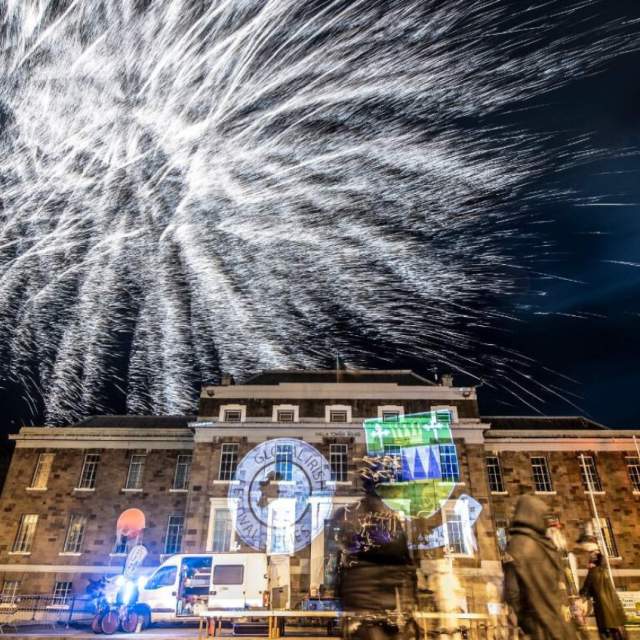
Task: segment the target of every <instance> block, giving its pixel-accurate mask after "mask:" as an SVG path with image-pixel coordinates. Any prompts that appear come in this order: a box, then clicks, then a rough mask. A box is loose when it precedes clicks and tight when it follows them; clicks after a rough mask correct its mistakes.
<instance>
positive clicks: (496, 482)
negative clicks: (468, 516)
mask: <svg viewBox="0 0 640 640" xmlns="http://www.w3.org/2000/svg"><path fill="white" fill-rule="evenodd" d="M490 460H494V461H495V464H490V462H489V461H490ZM484 461H485V468H486V470H487V485H488V487H489V492H490V493H494V494H505V493H507V492H506V490H505V484H504V475H503V473H502V464H501V462H500V456H499V455H498V454H497V453H492V454H490V455H485V458H484Z"/></svg>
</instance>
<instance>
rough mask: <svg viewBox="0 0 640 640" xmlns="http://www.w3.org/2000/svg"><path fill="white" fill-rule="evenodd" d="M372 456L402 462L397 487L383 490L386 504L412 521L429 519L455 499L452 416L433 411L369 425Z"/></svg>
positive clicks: (392, 485) (380, 488)
mask: <svg viewBox="0 0 640 640" xmlns="http://www.w3.org/2000/svg"><path fill="white" fill-rule="evenodd" d="M364 431H365V437H366V441H367V453H368V455H370V456H385V455H386V456H393V457H395V458H396V459H397V461H398V471H397V473H396V479H395V481H394V482H389V483H384V484H381V485H379V486H378V489H377V491H378V493H379V495H380V497H382V498H383V500H384V501H385V503H386V504H387V505H388V506H389V507H391V508H392V509H395V510H396V511H402V512H403V513H405V514H406V515H409V516H419V517H422V518H428V517H429V516H430V515H432V514H434V513H435V512H436V511H438V509H440V506H441V504H442V501H443V500H446V499H447V498H449V496H450V495H451V493H452V491H453V488H454V486H455V482H456V480H457V478H458V458H457V455H456V449H455V445H454V443H453V435H452V433H451V414H450V413H449V411H428V412H426V413H415V414H412V415H407V416H403V417H394V418H391V419H386V420H381V419H370V420H365V421H364Z"/></svg>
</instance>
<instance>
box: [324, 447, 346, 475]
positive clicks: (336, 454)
mask: <svg viewBox="0 0 640 640" xmlns="http://www.w3.org/2000/svg"><path fill="white" fill-rule="evenodd" d="M347 456H348V449H347V445H346V444H332V445H330V446H329V463H330V464H331V480H333V481H334V482H346V480H347V465H348V457H347Z"/></svg>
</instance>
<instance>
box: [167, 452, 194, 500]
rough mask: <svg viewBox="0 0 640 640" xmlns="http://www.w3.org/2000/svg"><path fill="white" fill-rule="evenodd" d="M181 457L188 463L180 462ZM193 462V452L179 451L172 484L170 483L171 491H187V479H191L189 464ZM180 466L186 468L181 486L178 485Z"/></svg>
mask: <svg viewBox="0 0 640 640" xmlns="http://www.w3.org/2000/svg"><path fill="white" fill-rule="evenodd" d="M181 458H184V459H187V460H188V463H184V462H181ZM192 464H193V454H191V453H180V454H178V457H177V458H176V467H175V470H174V472H173V484H172V485H171V490H172V491H187V490H188V489H189V481H190V480H191V465H192ZM181 467H184V468H186V471H185V473H184V479H183V483H182V486H178V469H180V468H181Z"/></svg>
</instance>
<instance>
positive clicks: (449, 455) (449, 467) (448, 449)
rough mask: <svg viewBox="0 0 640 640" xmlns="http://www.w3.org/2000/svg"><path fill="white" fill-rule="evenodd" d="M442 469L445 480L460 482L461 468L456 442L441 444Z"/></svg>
mask: <svg viewBox="0 0 640 640" xmlns="http://www.w3.org/2000/svg"><path fill="white" fill-rule="evenodd" d="M440 471H441V473H442V480H443V481H444V482H460V468H459V466H458V453H457V451H456V445H455V444H441V445H440Z"/></svg>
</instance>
